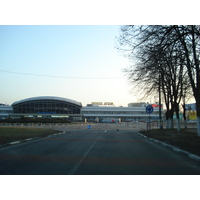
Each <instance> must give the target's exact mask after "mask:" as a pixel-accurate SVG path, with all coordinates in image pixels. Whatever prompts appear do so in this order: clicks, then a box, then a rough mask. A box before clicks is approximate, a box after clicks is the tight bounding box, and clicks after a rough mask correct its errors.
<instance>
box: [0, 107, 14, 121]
mask: <svg viewBox="0 0 200 200" xmlns="http://www.w3.org/2000/svg"><path fill="white" fill-rule="evenodd" d="M12 113H13V108H12V106H10V105H6V104H2V103H0V119H5V118H8V117H9V115H10V114H12Z"/></svg>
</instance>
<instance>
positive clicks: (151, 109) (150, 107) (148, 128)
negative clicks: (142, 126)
mask: <svg viewBox="0 0 200 200" xmlns="http://www.w3.org/2000/svg"><path fill="white" fill-rule="evenodd" d="M146 112H147V113H149V121H148V122H147V128H146V129H147V130H150V114H151V113H152V112H153V107H152V106H151V105H148V106H147V107H146Z"/></svg>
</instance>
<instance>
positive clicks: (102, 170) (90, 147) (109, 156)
mask: <svg viewBox="0 0 200 200" xmlns="http://www.w3.org/2000/svg"><path fill="white" fill-rule="evenodd" d="M62 131H63V130H62ZM0 174H1V175H9V174H11V175H197V174H198V175H199V174H200V164H199V163H198V162H196V161H194V160H192V159H190V158H188V157H186V156H185V155H182V154H180V153H177V152H175V151H173V150H171V149H169V148H166V147H164V146H163V145H161V144H158V143H156V142H153V141H150V140H148V139H145V138H143V137H141V136H140V135H138V134H137V130H135V129H130V128H129V129H125V128H124V129H119V128H118V127H117V126H116V127H112V128H111V129H109V128H107V129H103V128H101V130H98V129H93V128H92V129H87V128H85V129H77V130H76V129H73V130H72V129H71V130H65V133H64V134H60V135H52V136H50V137H46V138H41V139H36V140H33V141H28V142H24V143H20V144H15V145H11V146H7V147H3V148H0Z"/></svg>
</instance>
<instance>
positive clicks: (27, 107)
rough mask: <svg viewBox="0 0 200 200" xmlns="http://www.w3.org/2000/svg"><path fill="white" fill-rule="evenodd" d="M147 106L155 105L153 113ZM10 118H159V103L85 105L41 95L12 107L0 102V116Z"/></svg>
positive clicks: (138, 119)
mask: <svg viewBox="0 0 200 200" xmlns="http://www.w3.org/2000/svg"><path fill="white" fill-rule="evenodd" d="M148 105H151V106H152V107H153V112H152V113H150V114H149V113H147V112H146V107H147V106H148ZM161 108H162V107H161ZM161 112H162V110H161ZM8 117H11V118H21V117H32V118H38V117H43V118H60V117H61V118H68V119H69V120H70V121H85V122H128V121H148V120H151V121H158V120H159V106H158V104H149V103H145V102H139V103H129V104H128V107H122V106H121V107H116V106H115V105H114V103H113V102H104V103H102V102H93V103H92V104H88V105H87V106H82V104H81V103H80V102H77V101H74V100H70V99H66V98H61V97H52V96H42V97H33V98H28V99H24V100H21V101H17V102H14V103H13V104H12V105H11V106H9V105H5V104H0V119H4V118H8Z"/></svg>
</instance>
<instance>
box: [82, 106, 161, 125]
mask: <svg viewBox="0 0 200 200" xmlns="http://www.w3.org/2000/svg"><path fill="white" fill-rule="evenodd" d="M88 105H89V106H84V107H82V108H81V114H82V115H83V117H84V118H85V121H93V122H112V121H113V122H122V121H147V120H149V118H150V119H151V120H155V121H157V120H158V119H159V106H158V104H148V103H144V102H141V103H129V104H128V107H113V106H112V107H107V106H106V107H105V106H97V105H95V106H93V105H92V104H88ZM148 105H152V107H153V108H154V110H153V112H152V113H151V114H149V113H147V112H146V107H147V106H148ZM161 111H162V110H161Z"/></svg>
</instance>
